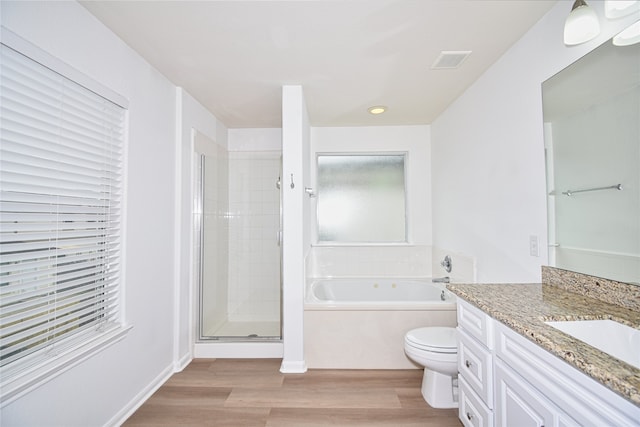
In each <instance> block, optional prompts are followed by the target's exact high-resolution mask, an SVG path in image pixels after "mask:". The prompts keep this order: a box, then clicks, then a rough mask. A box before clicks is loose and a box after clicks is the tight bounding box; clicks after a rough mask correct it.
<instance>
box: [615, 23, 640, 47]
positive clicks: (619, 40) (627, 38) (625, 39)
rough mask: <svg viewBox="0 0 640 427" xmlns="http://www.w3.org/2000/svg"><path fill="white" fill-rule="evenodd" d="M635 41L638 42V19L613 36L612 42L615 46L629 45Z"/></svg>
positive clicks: (639, 28) (639, 35)
mask: <svg viewBox="0 0 640 427" xmlns="http://www.w3.org/2000/svg"><path fill="white" fill-rule="evenodd" d="M636 43H640V21H636V22H635V23H633V24H631V25H629V26H628V27H627V28H626V29H624V30H623V31H622V32H620V33H618V34H617V35H616V36H614V37H613V44H614V45H616V46H630V45H632V44H636Z"/></svg>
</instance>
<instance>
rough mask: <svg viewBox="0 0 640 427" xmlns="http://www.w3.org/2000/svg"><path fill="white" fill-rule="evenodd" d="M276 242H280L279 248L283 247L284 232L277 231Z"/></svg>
mask: <svg viewBox="0 0 640 427" xmlns="http://www.w3.org/2000/svg"><path fill="white" fill-rule="evenodd" d="M276 240H277V241H278V246H281V245H282V230H278V231H276Z"/></svg>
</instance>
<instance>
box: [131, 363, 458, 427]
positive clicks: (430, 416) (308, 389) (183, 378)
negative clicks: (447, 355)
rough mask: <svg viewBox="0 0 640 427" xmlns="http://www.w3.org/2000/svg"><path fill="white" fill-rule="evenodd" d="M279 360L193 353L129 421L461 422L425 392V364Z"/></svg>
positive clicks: (268, 424) (440, 426) (300, 425)
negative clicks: (363, 366) (362, 365)
mask: <svg viewBox="0 0 640 427" xmlns="http://www.w3.org/2000/svg"><path fill="white" fill-rule="evenodd" d="M280 362H281V361H280V359H196V360H194V361H193V362H192V363H191V364H190V365H189V366H188V367H187V368H185V370H184V371H182V372H180V373H177V374H175V375H173V376H172V377H171V378H170V379H169V381H167V383H165V384H164V385H163V386H162V387H161V388H160V389H159V390H158V391H157V392H156V393H155V394H154V395H153V396H152V397H151V398H150V399H149V400H148V401H147V402H146V403H145V404H144V405H142V406H141V407H140V408H139V409H138V411H136V412H135V413H134V414H133V415H132V416H131V417H130V418H129V420H127V422H126V423H125V424H124V425H125V426H139V425H145V426H153V425H157V426H160V425H185V424H188V425H190V426H198V425H207V426H243V427H250V426H263V427H272V426H278V427H287V426H291V427H294V426H295V427H304V426H328V425H333V426H395V427H400V426H427V427H428V426H432V427H436V426H437V427H460V426H461V425H462V424H461V423H460V421H459V420H458V415H457V410H455V409H433V408H431V407H429V406H428V405H427V404H426V403H425V402H424V400H423V399H422V396H421V395H420V383H421V381H422V371H420V370H416V369H413V370H324V369H312V370H310V371H309V372H307V373H305V374H286V375H285V374H282V373H280V372H279V368H280Z"/></svg>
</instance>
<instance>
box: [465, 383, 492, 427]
mask: <svg viewBox="0 0 640 427" xmlns="http://www.w3.org/2000/svg"><path fill="white" fill-rule="evenodd" d="M458 390H459V395H458V396H459V406H458V417H459V418H460V421H462V424H463V425H464V426H465V427H492V426H493V412H491V410H490V409H489V408H488V407H487V405H485V404H484V403H483V402H482V400H480V398H479V397H478V395H476V393H475V392H474V391H473V390H472V389H471V387H469V384H467V382H466V381H465V380H464V378H463V377H459V378H458Z"/></svg>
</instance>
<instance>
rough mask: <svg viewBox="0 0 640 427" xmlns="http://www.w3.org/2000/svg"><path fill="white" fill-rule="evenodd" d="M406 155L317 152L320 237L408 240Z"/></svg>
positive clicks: (346, 240) (352, 240) (350, 240)
mask: <svg viewBox="0 0 640 427" xmlns="http://www.w3.org/2000/svg"><path fill="white" fill-rule="evenodd" d="M404 163H405V155H404V154H393V155H389V154H380V155H368V154H367V155H354V154H347V155H333V154H332V155H318V182H317V185H318V207H317V215H318V240H319V241H320V242H340V243H393V242H406V241H407V238H406V215H405V173H404Z"/></svg>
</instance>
